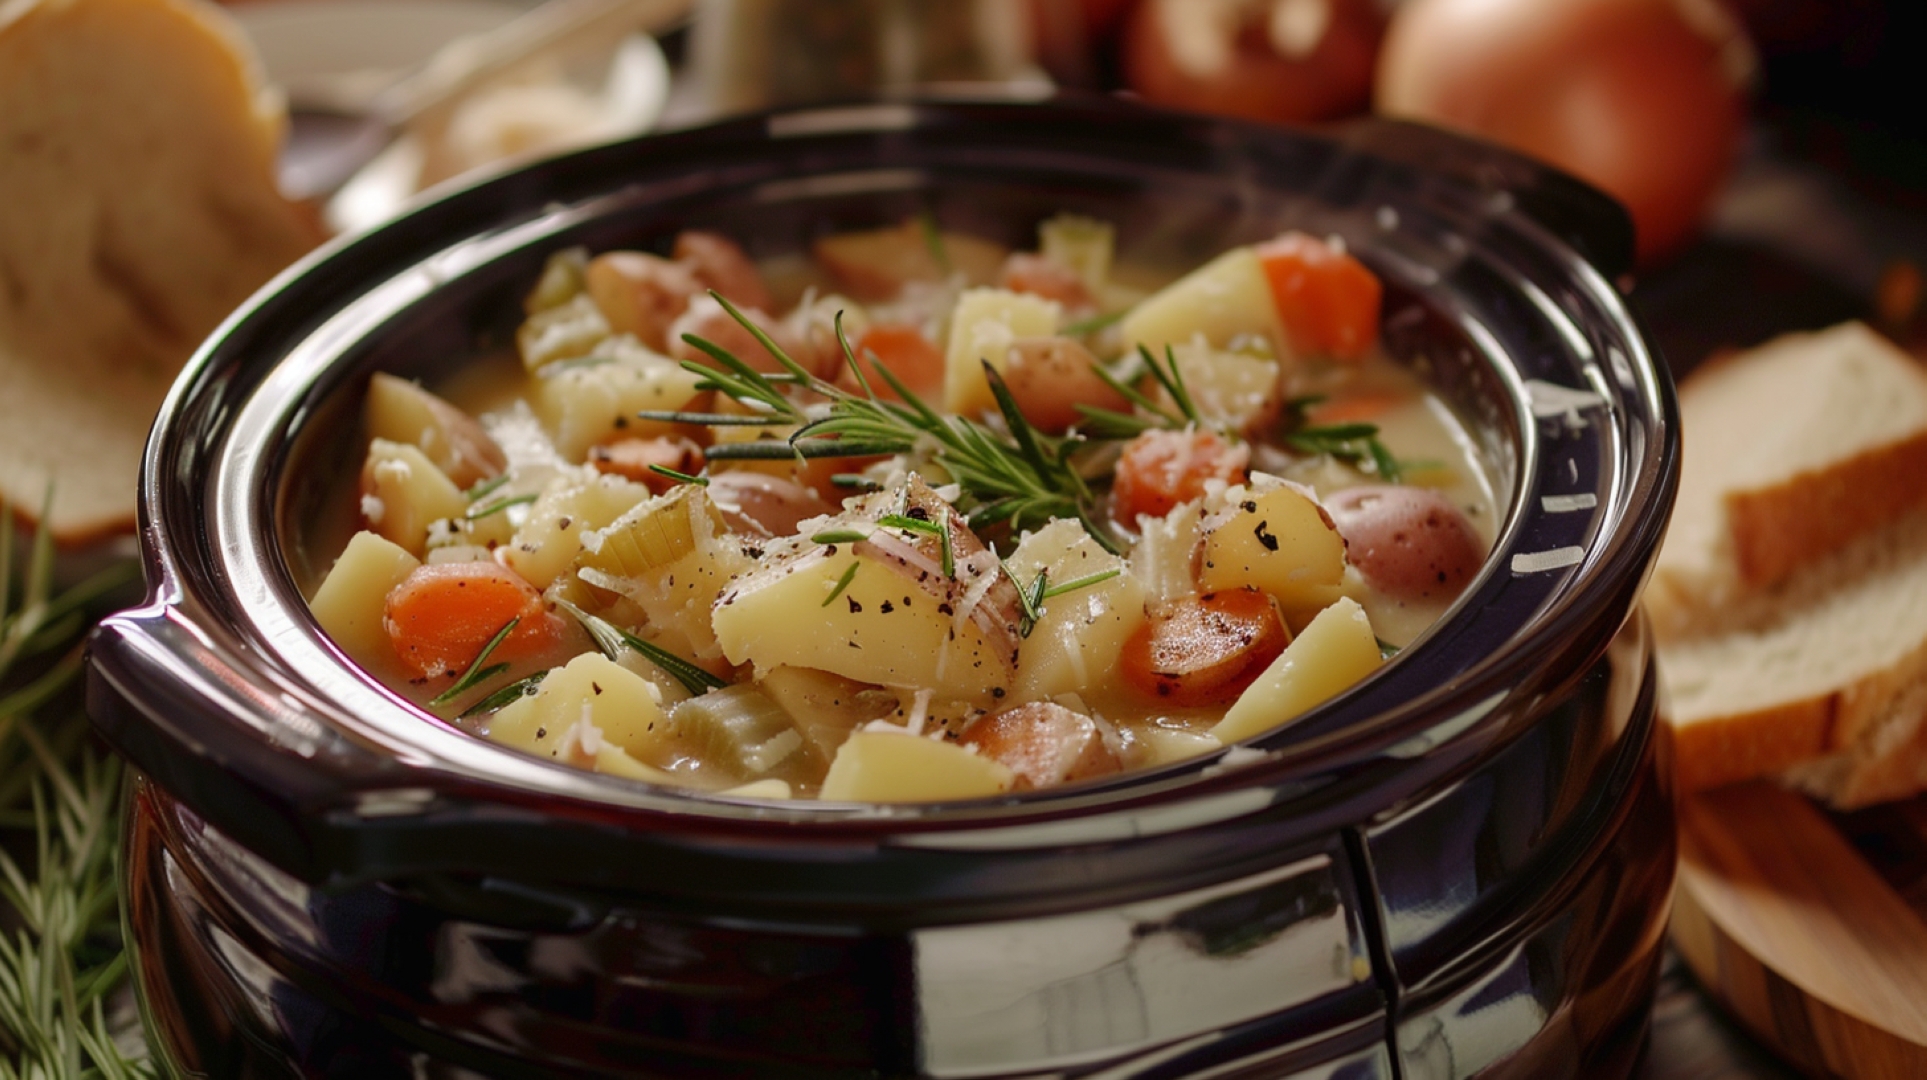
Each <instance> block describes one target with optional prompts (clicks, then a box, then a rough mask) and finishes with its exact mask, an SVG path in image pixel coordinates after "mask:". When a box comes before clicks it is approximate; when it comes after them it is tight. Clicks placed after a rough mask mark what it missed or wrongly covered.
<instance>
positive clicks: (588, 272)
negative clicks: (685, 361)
mask: <svg viewBox="0 0 1927 1080" xmlns="http://www.w3.org/2000/svg"><path fill="white" fill-rule="evenodd" d="M583 280H584V282H585V283H586V284H587V285H588V288H589V296H590V298H591V299H593V300H594V301H595V306H596V308H597V310H599V311H601V312H602V317H603V318H604V319H606V320H608V323H609V328H610V329H611V330H614V331H615V332H616V333H618V334H633V335H635V338H636V340H637V341H640V342H642V343H643V344H644V345H647V346H649V347H650V348H652V349H654V350H656V351H657V352H661V351H663V350H664V349H665V348H667V347H668V344H669V328H670V326H671V325H672V324H673V323H675V321H676V319H677V318H678V317H679V316H681V315H682V313H683V311H684V310H685V309H687V308H688V307H689V301H690V300H691V299H692V298H694V297H696V296H700V295H701V294H702V291H703V286H702V282H700V281H698V280H697V279H696V275H695V274H693V273H691V272H690V270H689V268H688V267H686V266H683V265H682V264H680V263H674V262H670V261H669V260H668V259H664V258H659V257H658V256H655V255H649V254H645V253H644V252H640V251H611V252H607V253H605V254H602V255H598V256H596V257H595V258H593V259H590V260H589V265H588V267H587V269H585V270H584V271H583Z"/></svg>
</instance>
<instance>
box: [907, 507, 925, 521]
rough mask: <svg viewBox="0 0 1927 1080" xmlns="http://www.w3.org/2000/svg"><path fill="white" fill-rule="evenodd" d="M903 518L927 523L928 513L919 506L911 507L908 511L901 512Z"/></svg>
mask: <svg viewBox="0 0 1927 1080" xmlns="http://www.w3.org/2000/svg"><path fill="white" fill-rule="evenodd" d="M903 516H904V517H907V518H915V519H916V520H918V521H929V520H930V511H928V510H925V509H924V508H923V507H921V506H913V507H911V508H910V509H908V510H905V511H904V512H903Z"/></svg>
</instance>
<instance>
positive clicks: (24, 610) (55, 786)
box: [0, 504, 153, 1080]
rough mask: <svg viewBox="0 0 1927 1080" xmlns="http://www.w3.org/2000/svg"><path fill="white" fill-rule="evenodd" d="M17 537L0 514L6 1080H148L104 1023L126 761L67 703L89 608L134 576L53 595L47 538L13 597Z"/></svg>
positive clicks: (114, 962) (0, 1026)
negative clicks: (97, 740)
mask: <svg viewBox="0 0 1927 1080" xmlns="http://www.w3.org/2000/svg"><path fill="white" fill-rule="evenodd" d="M46 517H47V515H46V514H45V513H44V512H43V513H42V515H41V520H43V521H44V520H46ZM13 536H14V516H13V513H12V510H11V508H9V507H7V506H5V505H4V504H0V1080H27V1078H33V1080H89V1078H96V1077H98V1078H104V1080H120V1078H128V1077H151V1076H152V1075H153V1067H152V1065H151V1063H149V1062H148V1061H147V1060H146V1059H145V1058H144V1057H140V1056H132V1055H129V1054H127V1053H126V1052H124V1051H123V1050H122V1049H121V1048H120V1046H118V1045H117V1044H116V1042H115V1040H114V1037H113V1032H112V1031H110V1029H109V1022H108V1018H107V1002H108V999H109V997H110V995H112V994H113V993H114V992H116V991H117V990H118V989H119V988H120V987H121V985H122V984H123V982H124V981H125V977H126V974H127V958H126V955H125V953H124V952H123V951H122V944H121V940H120V917H119V905H118V902H117V900H118V896H117V892H116V888H115V876H114V865H115V859H116V854H117V849H118V846H119V839H120V835H119V824H120V811H119V804H120V799H119V795H120V768H119V762H118V761H117V760H116V759H114V758H112V757H111V756H108V755H105V754H103V753H100V752H99V751H97V750H95V749H94V747H93V746H92V745H90V744H89V741H88V730H87V721H86V717H85V716H84V715H83V714H82V713H81V711H80V708H79V705H78V702H77V701H76V700H75V699H74V695H73V693H72V691H73V689H74V684H75V681H76V678H77V676H78V675H79V672H80V669H81V640H80V639H81V635H82V633H83V632H84V631H85V629H86V627H87V625H88V618H89V616H90V615H92V614H94V612H93V611H92V610H90V609H91V608H92V607H93V606H94V605H95V604H96V603H97V602H98V601H100V600H102V599H103V598H104V597H107V596H109V595H111V594H113V593H115V592H116V591H118V590H120V589H122V588H123V587H125V586H127V585H129V584H130V583H131V582H132V581H133V580H135V579H136V578H137V577H138V575H139V567H138V565H137V564H135V563H134V562H133V561H132V560H124V561H120V562H117V563H115V564H113V565H112V566H110V567H108V568H107V569H105V570H103V571H101V572H99V573H97V574H95V575H94V576H93V577H90V578H88V579H86V580H84V581H82V582H80V583H79V584H77V585H74V586H73V587H71V588H69V589H67V590H65V591H64V592H61V593H59V594H57V595H56V594H55V593H54V591H53V541H52V537H51V534H49V533H48V532H47V531H46V530H45V529H44V528H42V529H40V530H39V531H38V532H37V533H36V534H35V538H34V542H33V546H32V550H31V552H30V554H29V555H28V558H27V560H26V568H25V575H24V579H23V580H22V581H21V582H20V583H19V585H20V588H19V589H18V591H17V592H16V590H15V588H14V585H15V581H14V575H13V572H12V571H13V566H14V552H13ZM49 658H51V659H49Z"/></svg>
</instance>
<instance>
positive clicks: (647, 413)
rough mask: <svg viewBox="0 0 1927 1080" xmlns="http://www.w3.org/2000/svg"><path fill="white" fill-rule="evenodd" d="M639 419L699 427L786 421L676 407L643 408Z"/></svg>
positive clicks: (775, 418) (747, 425)
mask: <svg viewBox="0 0 1927 1080" xmlns="http://www.w3.org/2000/svg"><path fill="white" fill-rule="evenodd" d="M634 415H635V417H636V419H638V420H659V421H663V422H666V423H671V424H695V425H697V426H698V427H779V426H783V424H784V421H783V420H782V419H781V418H779V417H774V416H752V415H750V414H748V413H706V412H680V411H677V410H674V409H643V410H642V411H640V412H638V413H635V414H634Z"/></svg>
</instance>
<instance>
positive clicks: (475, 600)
mask: <svg viewBox="0 0 1927 1080" xmlns="http://www.w3.org/2000/svg"><path fill="white" fill-rule="evenodd" d="M511 619H517V620H520V621H519V622H517V623H516V625H515V629H514V630H512V631H510V632H509V635H508V636H507V637H506V638H503V639H502V642H501V644H499V645H497V646H496V647H495V651H494V652H492V653H490V654H489V659H490V660H491V661H510V662H513V661H515V660H524V659H528V658H529V657H532V656H536V655H538V654H540V653H541V652H543V651H544V650H546V649H549V648H552V647H553V646H555V645H556V644H557V642H558V641H559V640H560V638H561V635H562V621H561V619H560V618H558V617H557V616H556V615H555V614H554V613H552V612H550V611H548V610H546V607H545V605H544V604H543V601H542V594H541V593H539V592H536V591H535V587H534V586H532V585H530V584H529V583H528V582H526V581H523V580H522V578H521V577H520V576H519V575H517V574H516V573H515V571H513V570H510V569H509V568H508V567H505V566H503V565H501V564H500V563H493V562H484V561H479V560H478V561H475V562H456V563H433V564H429V565H425V566H419V567H416V568H415V570H413V571H412V572H410V573H409V575H408V576H407V577H405V578H403V579H402V582H401V584H399V585H397V586H395V587H394V589H392V590H391V591H390V592H389V593H388V599H387V602H386V605H385V610H384V612H383V618H382V626H383V627H384V628H385V629H386V630H387V631H388V640H389V641H391V642H393V643H394V646H395V655H396V656H398V657H400V658H401V661H402V663H403V664H406V665H407V666H408V668H409V669H410V670H412V671H414V672H415V673H416V674H417V675H422V676H428V677H434V676H439V675H454V674H459V673H460V672H462V671H463V670H464V669H466V668H467V667H468V666H469V665H470V664H472V663H474V662H475V658H476V657H477V656H478V655H480V653H481V651H482V647H483V646H485V645H487V644H488V642H489V639H490V638H493V637H494V636H495V635H496V633H498V632H499V631H500V630H501V629H502V627H504V626H507V625H508V623H509V620H511Z"/></svg>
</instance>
